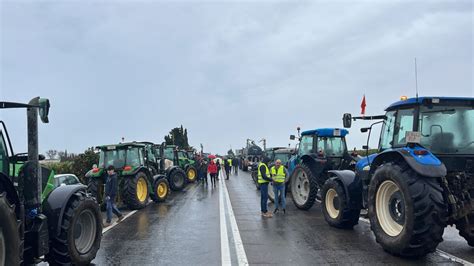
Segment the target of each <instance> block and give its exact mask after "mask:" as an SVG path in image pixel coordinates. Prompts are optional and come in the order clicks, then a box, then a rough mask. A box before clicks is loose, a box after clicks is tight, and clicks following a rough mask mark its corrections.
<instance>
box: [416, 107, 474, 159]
mask: <svg viewBox="0 0 474 266" xmlns="http://www.w3.org/2000/svg"><path fill="white" fill-rule="evenodd" d="M420 131H421V136H422V137H421V145H423V146H424V147H426V148H427V149H429V150H431V151H432V152H433V153H435V154H474V109H473V108H472V107H468V106H466V107H462V106H434V107H431V108H429V107H426V106H422V107H421V109H420Z"/></svg>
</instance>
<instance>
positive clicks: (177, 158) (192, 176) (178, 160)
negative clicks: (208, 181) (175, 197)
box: [164, 145, 198, 183]
mask: <svg viewBox="0 0 474 266" xmlns="http://www.w3.org/2000/svg"><path fill="white" fill-rule="evenodd" d="M164 155H165V158H166V159H168V160H171V161H173V164H174V165H176V166H179V167H180V168H181V169H183V170H184V172H185V173H186V177H187V179H188V182H190V183H192V182H194V181H196V179H197V173H198V172H197V169H196V166H195V164H196V161H194V160H192V159H191V158H189V156H188V154H187V152H186V151H183V150H179V149H178V147H177V146H175V145H166V146H165V147H164Z"/></svg>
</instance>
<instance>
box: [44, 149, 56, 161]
mask: <svg viewBox="0 0 474 266" xmlns="http://www.w3.org/2000/svg"><path fill="white" fill-rule="evenodd" d="M57 154H58V151H57V150H48V151H46V156H48V159H50V160H53V159H56V155H57Z"/></svg>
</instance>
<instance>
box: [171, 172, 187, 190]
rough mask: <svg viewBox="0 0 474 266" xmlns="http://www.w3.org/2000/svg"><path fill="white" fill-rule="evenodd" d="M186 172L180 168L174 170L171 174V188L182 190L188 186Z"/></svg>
mask: <svg viewBox="0 0 474 266" xmlns="http://www.w3.org/2000/svg"><path fill="white" fill-rule="evenodd" d="M186 180H187V178H186V173H185V172H184V171H183V170H182V169H180V168H178V169H175V170H173V171H172V172H171V173H170V175H169V183H170V188H171V189H172V190H174V191H181V190H183V189H184V187H185V186H186Z"/></svg>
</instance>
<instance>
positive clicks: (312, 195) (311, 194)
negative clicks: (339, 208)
mask: <svg viewBox="0 0 474 266" xmlns="http://www.w3.org/2000/svg"><path fill="white" fill-rule="evenodd" d="M290 182H291V196H292V198H293V203H294V204H295V206H296V207H297V208H298V209H301V210H309V209H310V208H311V207H313V205H314V202H315V201H316V194H317V193H318V183H317V182H316V177H315V176H313V173H312V172H311V170H310V169H309V167H308V166H307V165H305V164H299V165H297V166H296V167H295V170H294V171H293V174H292V175H291V180H290Z"/></svg>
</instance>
